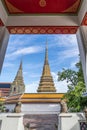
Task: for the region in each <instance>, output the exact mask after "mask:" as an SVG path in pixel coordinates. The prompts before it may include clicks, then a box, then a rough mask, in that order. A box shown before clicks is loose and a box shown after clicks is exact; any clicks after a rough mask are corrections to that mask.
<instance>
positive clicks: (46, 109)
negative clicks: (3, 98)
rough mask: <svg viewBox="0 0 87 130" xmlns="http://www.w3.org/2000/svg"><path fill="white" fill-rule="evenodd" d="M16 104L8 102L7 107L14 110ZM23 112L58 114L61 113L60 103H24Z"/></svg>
mask: <svg viewBox="0 0 87 130" xmlns="http://www.w3.org/2000/svg"><path fill="white" fill-rule="evenodd" d="M14 107H15V104H6V108H7V109H9V110H10V111H13V110H14ZM21 112H23V113H26V114H58V113H60V104H51V103H45V104H41V103H38V104H34V103H33V104H29V103H28V104H23V103H22V106H21Z"/></svg>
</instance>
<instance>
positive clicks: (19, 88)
mask: <svg viewBox="0 0 87 130" xmlns="http://www.w3.org/2000/svg"><path fill="white" fill-rule="evenodd" d="M24 92H25V84H24V80H23V73H22V61H21V63H20V66H19V69H18V72H17V74H16V76H15V79H14V81H13V83H12V84H11V88H10V95H14V94H19V93H24Z"/></svg>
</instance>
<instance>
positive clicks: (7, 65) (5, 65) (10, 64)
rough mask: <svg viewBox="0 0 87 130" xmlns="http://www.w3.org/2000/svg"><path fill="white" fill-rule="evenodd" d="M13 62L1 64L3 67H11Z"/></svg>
mask: <svg viewBox="0 0 87 130" xmlns="http://www.w3.org/2000/svg"><path fill="white" fill-rule="evenodd" d="M13 65H14V64H12V63H9V62H8V63H4V64H3V67H12V66H13Z"/></svg>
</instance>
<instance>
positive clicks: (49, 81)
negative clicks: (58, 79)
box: [37, 43, 56, 92]
mask: <svg viewBox="0 0 87 130" xmlns="http://www.w3.org/2000/svg"><path fill="white" fill-rule="evenodd" d="M37 92H56V89H55V87H54V82H53V78H52V75H51V72H50V66H49V63H48V46H47V43H46V50H45V61H44V66H43V72H42V76H41V79H40V83H39V87H38V89H37Z"/></svg>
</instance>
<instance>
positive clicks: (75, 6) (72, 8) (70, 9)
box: [63, 0, 80, 13]
mask: <svg viewBox="0 0 87 130" xmlns="http://www.w3.org/2000/svg"><path fill="white" fill-rule="evenodd" d="M79 4H80V0H77V1H76V2H75V3H74V4H73V5H72V6H71V7H69V8H68V9H66V10H64V11H63V12H64V13H68V12H69V13H70V12H74V13H75V12H77V9H78V6H79Z"/></svg>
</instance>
